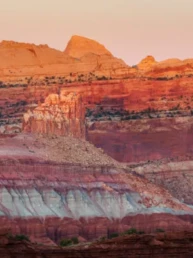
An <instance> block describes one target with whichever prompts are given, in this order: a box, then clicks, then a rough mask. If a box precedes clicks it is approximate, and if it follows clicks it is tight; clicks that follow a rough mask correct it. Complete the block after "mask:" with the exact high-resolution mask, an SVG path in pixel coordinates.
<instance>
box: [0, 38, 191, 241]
mask: <svg viewBox="0 0 193 258" xmlns="http://www.w3.org/2000/svg"><path fill="white" fill-rule="evenodd" d="M192 64H193V62H192V60H191V59H189V60H184V61H180V60H176V59H173V60H166V61H163V62H156V61H155V59H154V58H153V57H151V56H148V57H147V58H145V59H144V60H142V62H141V63H140V64H139V65H138V66H137V67H136V68H135V67H134V68H130V67H128V66H127V65H126V64H125V63H124V62H123V61H122V60H120V59H117V58H115V57H113V56H112V54H111V53H110V52H109V51H108V50H106V49H105V47H103V46H102V45H100V44H99V43H97V42H95V41H93V40H89V39H86V38H83V37H78V36H75V37H72V39H71V40H70V42H69V44H68V46H67V48H66V50H65V51H64V52H61V51H57V50H54V49H51V48H49V47H48V46H46V45H43V46H42V45H40V46H36V45H33V44H23V43H22V44H21V43H15V42H7V41H4V42H2V43H1V44H0V78H1V79H0V80H1V81H0V92H1V94H0V132H1V133H2V134H1V135H0V225H6V226H9V228H10V229H11V230H12V231H13V232H14V233H24V234H27V235H29V236H30V237H31V238H32V239H36V240H37V239H39V240H41V241H42V242H49V243H53V242H57V241H59V240H60V239H61V238H62V237H66V236H81V237H82V238H84V239H93V238H97V237H100V236H102V235H108V234H109V232H111V233H113V232H115V230H116V231H118V232H121V231H123V230H125V229H128V228H130V227H131V226H135V227H136V228H141V229H146V230H147V231H148V232H151V231H152V230H155V229H156V228H157V227H159V226H161V227H163V228H164V229H165V230H174V231H176V230H177V229H179V228H180V229H181V230H183V229H186V228H188V229H189V230H192V213H193V210H192V207H191V206H189V205H190V204H191V205H192V201H191V200H192V190H191V182H192V181H191V179H189V178H191V176H192V175H191V169H192V165H191V164H189V163H186V161H187V162H190V161H191V160H192V156H191V153H192V148H193V147H192V146H193V142H192V137H191V135H192V128H193V126H192V123H193V120H192V114H193V97H192V96H193V88H192V83H193V79H192V74H193V66H192ZM85 109H86V111H85ZM23 117H24V119H23ZM22 124H23V129H24V131H25V133H21V130H22ZM179 139H180V140H179ZM86 140H89V141H90V142H91V143H94V145H95V146H97V147H100V148H102V149H97V148H95V147H94V146H93V145H92V144H89V143H88V142H87V141H86ZM104 152H106V153H107V154H109V155H110V156H112V157H113V158H115V159H116V160H119V161H122V162H132V164H124V163H123V164H121V163H119V162H117V161H116V160H113V159H112V158H111V157H109V156H107V154H105V153H104ZM187 154H188V156H189V160H183V159H182V160H180V158H181V157H184V156H185V155H187ZM166 157H167V158H168V159H169V161H168V162H169V163H167V164H166V165H162V164H161V163H159V161H156V160H158V159H159V160H163V159H164V158H166ZM174 158H176V159H178V160H177V161H176V162H177V163H175V164H172V165H171V162H172V159H174ZM152 160H155V162H158V163H156V164H158V165H160V164H161V165H160V166H158V167H155V166H153V165H152V163H151V162H152ZM136 162H143V163H144V164H148V166H144V164H135V163H136ZM160 162H161V161H160ZM180 162H182V163H180ZM170 165H171V166H170ZM176 171H177V172H176ZM179 180H180V183H179ZM186 185H188V186H187V187H185V186H186ZM178 186H179V187H178ZM154 215H155V216H154ZM39 240H38V241H39ZM156 241H157V240H156Z"/></svg>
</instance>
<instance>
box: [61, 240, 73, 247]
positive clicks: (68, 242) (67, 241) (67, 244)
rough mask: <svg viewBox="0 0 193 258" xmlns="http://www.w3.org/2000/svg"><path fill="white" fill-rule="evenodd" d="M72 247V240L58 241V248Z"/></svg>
mask: <svg viewBox="0 0 193 258" xmlns="http://www.w3.org/2000/svg"><path fill="white" fill-rule="evenodd" d="M69 245H72V240H71V239H62V240H61V241H60V246H69Z"/></svg>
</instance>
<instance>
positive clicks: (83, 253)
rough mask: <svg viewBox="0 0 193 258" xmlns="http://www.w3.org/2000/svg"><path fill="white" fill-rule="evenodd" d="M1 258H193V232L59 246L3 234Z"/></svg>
mask: <svg viewBox="0 0 193 258" xmlns="http://www.w3.org/2000/svg"><path fill="white" fill-rule="evenodd" d="M0 252H1V257H2V258H12V257H17V258H22V257H24V256H26V257H30V258H59V257H66V258H75V257H76V258H80V257H81V258H90V257H93V258H108V257H109V258H110V257H119V258H125V257H130V258H137V257H145V258H146V257H152V258H154V257H155V258H162V257H165V258H171V257H178V258H190V257H192V252H193V244H192V233H188V232H180V231H179V232H177V233H172V232H167V233H155V234H142V235H136V234H134V235H130V236H128V235H127V236H121V237H117V238H114V239H111V240H98V241H96V242H94V243H91V244H83V245H82V246H74V247H70V248H59V247H51V246H42V245H38V244H31V243H29V242H26V241H23V242H21V241H15V240H12V239H9V238H7V236H6V235H5V234H4V235H3V234H2V235H1V236H0Z"/></svg>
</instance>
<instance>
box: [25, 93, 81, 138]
mask: <svg viewBox="0 0 193 258" xmlns="http://www.w3.org/2000/svg"><path fill="white" fill-rule="evenodd" d="M23 128H24V131H27V132H36V133H43V134H47V135H54V134H55V135H64V136H74V137H77V138H85V108H84V104H83V102H82V99H81V96H80V95H78V94H77V93H76V92H74V93H73V92H72V93H63V94H60V95H58V94H51V95H49V96H48V97H47V98H46V100H45V103H44V104H41V106H39V107H37V108H35V109H34V110H33V111H30V110H29V111H28V113H25V114H24V125H23Z"/></svg>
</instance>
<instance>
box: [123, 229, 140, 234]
mask: <svg viewBox="0 0 193 258" xmlns="http://www.w3.org/2000/svg"><path fill="white" fill-rule="evenodd" d="M125 234H127V235H132V234H137V229H135V228H130V229H128V230H127V231H125Z"/></svg>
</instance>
